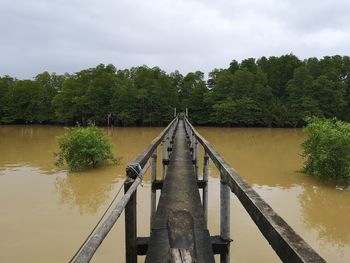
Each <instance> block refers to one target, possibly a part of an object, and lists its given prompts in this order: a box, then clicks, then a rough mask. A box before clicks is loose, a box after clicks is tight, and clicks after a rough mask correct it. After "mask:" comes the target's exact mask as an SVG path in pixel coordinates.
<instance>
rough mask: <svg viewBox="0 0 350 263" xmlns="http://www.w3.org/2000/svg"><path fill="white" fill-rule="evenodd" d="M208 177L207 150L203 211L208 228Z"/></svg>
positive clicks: (205, 154)
mask: <svg viewBox="0 0 350 263" xmlns="http://www.w3.org/2000/svg"><path fill="white" fill-rule="evenodd" d="M208 177H209V155H208V152H207V151H206V150H205V152H204V161H203V181H204V182H206V184H205V186H204V187H203V210H204V219H205V223H206V224H207V226H208Z"/></svg>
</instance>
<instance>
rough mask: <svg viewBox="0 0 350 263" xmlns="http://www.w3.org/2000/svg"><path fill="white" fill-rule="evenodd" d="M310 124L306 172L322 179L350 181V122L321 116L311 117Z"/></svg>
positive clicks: (308, 128)
mask: <svg viewBox="0 0 350 263" xmlns="http://www.w3.org/2000/svg"><path fill="white" fill-rule="evenodd" d="M308 123H309V124H308V125H307V126H306V128H305V129H304V130H305V132H306V133H307V135H308V138H307V139H306V141H305V142H304V143H303V144H302V149H303V154H302V155H303V156H304V157H305V158H306V161H305V163H304V168H303V171H304V172H305V173H307V174H309V175H312V176H317V177H319V178H321V179H323V180H349V178H350V177H349V171H350V124H348V123H345V122H342V121H339V120H336V119H331V120H329V119H319V118H309V119H308Z"/></svg>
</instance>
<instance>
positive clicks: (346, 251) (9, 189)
mask: <svg viewBox="0 0 350 263" xmlns="http://www.w3.org/2000/svg"><path fill="white" fill-rule="evenodd" d="M161 130H162V129H161V128H113V129H104V131H105V133H106V134H108V135H109V136H110V138H111V140H112V142H113V145H114V152H115V154H116V156H119V157H123V159H122V161H121V164H120V165H119V166H118V167H115V166H105V167H100V168H97V169H94V170H89V171H85V172H81V173H69V172H67V170H66V169H64V168H56V167H55V166H54V165H53V162H54V157H53V152H55V151H56V150H57V148H56V142H55V137H56V136H57V135H60V134H62V133H64V129H63V128H62V127H54V126H0V248H1V249H0V262H68V261H69V259H70V257H71V256H72V255H73V254H74V252H75V250H76V249H77V248H78V247H79V246H80V244H81V242H82V241H83V240H84V239H85V237H86V236H87V235H88V234H89V232H90V230H91V229H92V228H93V227H94V225H95V223H96V222H97V220H98V219H99V218H100V216H101V214H102V213H103V212H104V210H105V209H106V207H107V206H108V205H109V202H110V201H111V199H112V198H113V197H114V195H115V194H116V192H117V191H118V190H119V188H120V186H121V183H122V181H123V179H124V177H125V173H124V169H125V165H126V163H128V162H130V161H132V160H133V159H134V158H135V157H136V155H137V154H138V153H140V152H141V151H142V150H143V149H144V148H145V147H146V146H147V145H148V144H149V143H150V142H151V140H152V139H153V138H154V137H156V136H157V135H158V134H159V132H160V131H161ZM198 130H199V132H200V133H201V134H202V135H203V136H204V137H205V138H207V139H208V140H209V141H210V142H211V143H212V144H213V145H214V147H215V148H216V149H217V150H218V151H219V152H220V153H221V154H222V156H223V157H224V158H225V159H226V160H227V161H228V162H229V163H230V164H231V165H232V166H233V167H234V168H235V169H236V170H237V171H238V172H239V173H240V174H241V176H242V177H243V178H244V179H245V180H246V181H248V182H249V183H250V184H251V185H252V186H253V187H254V189H255V190H256V191H257V192H258V193H259V194H260V195H261V196H262V197H263V198H264V199H265V200H266V201H267V202H268V203H269V204H270V205H271V206H272V208H273V209H274V210H275V211H276V212H277V213H279V214H280V216H282V217H283V218H284V219H285V220H286V221H287V223H289V224H290V225H291V226H292V227H293V228H294V229H295V230H296V231H297V232H298V233H299V234H300V235H301V236H302V237H303V238H304V239H305V240H306V241H307V242H308V243H309V244H310V245H311V246H312V247H313V248H314V249H315V250H316V251H318V252H319V253H320V254H321V256H323V257H324V258H325V259H326V260H327V261H329V262H350V190H347V189H346V188H345V187H342V186H337V185H335V184H333V183H323V182H320V181H318V180H317V179H314V178H310V177H308V176H305V175H303V174H300V173H298V172H297V170H298V169H300V167H301V166H302V158H301V157H300V155H299V153H300V143H301V142H302V141H303V140H304V139H305V135H304V134H303V132H302V131H301V130H300V129H255V128H249V129H243V128H203V127H201V128H198ZM219 188H220V187H219V178H218V171H217V170H216V168H215V167H214V166H213V165H211V167H210V186H209V228H210V232H211V234H212V235H216V234H218V233H219V197H220V194H219ZM149 193H150V185H149V177H148V176H147V177H146V178H145V182H144V185H143V187H142V188H140V190H139V191H138V234H139V236H148V235H149V203H150V194H149ZM231 199H232V200H231V237H232V239H233V240H234V241H233V243H232V249H231V259H232V262H279V259H278V257H277V256H276V254H275V253H274V251H273V250H272V249H271V247H270V246H269V244H268V242H267V241H266V240H265V239H264V237H263V236H262V235H261V234H260V232H259V230H258V228H257V227H256V226H255V225H254V223H253V222H252V220H251V219H250V217H249V215H248V214H247V213H246V212H245V210H244V208H243V207H242V206H241V205H240V203H239V201H238V200H237V199H236V198H235V197H234V196H233V195H232V197H231ZM123 227H124V218H123V215H122V216H121V218H120V220H119V221H118V222H117V224H116V225H115V226H114V228H113V229H112V231H111V233H110V234H109V235H108V237H107V238H106V240H105V241H104V242H103V244H102V245H101V247H100V249H99V250H98V252H97V253H96V255H95V256H94V258H93V260H92V262H124V260H123V258H124V231H123ZM142 260H143V258H142V257H141V258H140V261H142Z"/></svg>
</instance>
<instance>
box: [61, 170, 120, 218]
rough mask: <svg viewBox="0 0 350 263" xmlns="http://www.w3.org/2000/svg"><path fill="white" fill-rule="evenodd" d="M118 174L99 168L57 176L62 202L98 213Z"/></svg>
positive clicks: (86, 211) (84, 211) (83, 210)
mask: <svg viewBox="0 0 350 263" xmlns="http://www.w3.org/2000/svg"><path fill="white" fill-rule="evenodd" d="M117 180H118V177H117V174H116V173H115V172H114V173H113V171H111V169H108V168H107V169H106V168H102V167H101V168H98V169H95V170H91V171H86V172H79V173H65V174H64V175H61V176H57V177H56V181H55V187H56V189H57V191H58V193H59V200H60V202H61V203H65V204H69V205H70V206H71V207H72V208H78V209H79V211H80V213H81V214H83V213H92V214H94V213H96V212H97V211H98V210H99V208H100V207H101V206H102V205H104V204H105V203H106V201H108V200H109V195H110V192H111V191H112V189H113V187H114V185H115V182H116V181H117Z"/></svg>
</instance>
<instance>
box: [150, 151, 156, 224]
mask: <svg viewBox="0 0 350 263" xmlns="http://www.w3.org/2000/svg"><path fill="white" fill-rule="evenodd" d="M156 180H157V150H155V151H154V152H153V154H152V172H151V215H150V217H151V218H150V221H149V222H150V230H152V222H153V218H154V215H155V213H156V202H157V190H156V188H155V186H154V182H155V181H156Z"/></svg>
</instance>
